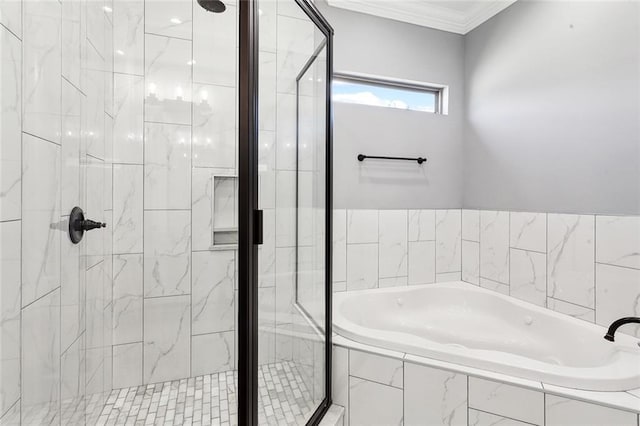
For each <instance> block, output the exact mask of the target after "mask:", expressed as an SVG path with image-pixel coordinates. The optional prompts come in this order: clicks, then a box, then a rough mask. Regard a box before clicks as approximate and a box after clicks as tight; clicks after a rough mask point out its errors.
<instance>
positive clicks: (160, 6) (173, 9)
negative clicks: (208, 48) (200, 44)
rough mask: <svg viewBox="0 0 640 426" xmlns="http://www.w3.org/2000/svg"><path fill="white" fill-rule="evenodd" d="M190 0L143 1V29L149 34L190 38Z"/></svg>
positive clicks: (191, 20)
mask: <svg viewBox="0 0 640 426" xmlns="http://www.w3.org/2000/svg"><path fill="white" fill-rule="evenodd" d="M191 11H192V6H191V2H190V1H178V0H164V1H145V7H144V30H145V31H146V32H147V33H149V34H158V35H164V36H167V37H178V38H185V39H191V34H192V22H193V19H192V17H191Z"/></svg>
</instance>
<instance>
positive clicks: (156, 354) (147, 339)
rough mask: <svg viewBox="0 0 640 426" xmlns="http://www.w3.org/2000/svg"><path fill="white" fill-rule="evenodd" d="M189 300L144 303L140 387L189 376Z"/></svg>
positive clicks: (176, 298) (167, 298) (174, 299)
mask: <svg viewBox="0 0 640 426" xmlns="http://www.w3.org/2000/svg"><path fill="white" fill-rule="evenodd" d="M189 313H190V303H189V296H174V297H157V298H153V299H145V301H144V355H143V356H144V358H143V365H144V369H143V380H144V383H156V382H163V381H167V380H176V379H180V378H183V377H188V376H189V373H190V371H189V370H190V367H189V364H190V360H191V350H190V347H189V346H190V336H191V327H190V325H191V324H190V321H189Z"/></svg>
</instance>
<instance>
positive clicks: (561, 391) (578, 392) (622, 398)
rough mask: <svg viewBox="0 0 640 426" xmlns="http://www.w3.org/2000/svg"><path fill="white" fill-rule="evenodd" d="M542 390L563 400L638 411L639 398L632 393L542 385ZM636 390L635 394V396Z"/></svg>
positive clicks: (639, 409) (639, 405)
mask: <svg viewBox="0 0 640 426" xmlns="http://www.w3.org/2000/svg"><path fill="white" fill-rule="evenodd" d="M544 390H545V393H546V394H547V395H550V394H554V395H560V396H562V397H563V398H571V399H577V400H581V401H584V402H593V403H595V404H599V405H606V406H607V407H609V408H619V409H621V410H629V411H636V412H638V411H640V401H638V398H640V397H639V396H634V395H633V392H634V391H633V390H632V391H627V392H599V391H588V390H582V389H573V388H565V387H562V386H555V385H549V384H546V383H545V384H544ZM637 393H638V392H637V390H636V394H637Z"/></svg>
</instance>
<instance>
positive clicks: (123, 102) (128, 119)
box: [113, 74, 144, 164]
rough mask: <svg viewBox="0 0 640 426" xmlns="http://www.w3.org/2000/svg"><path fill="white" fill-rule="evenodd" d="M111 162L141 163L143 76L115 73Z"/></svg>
mask: <svg viewBox="0 0 640 426" xmlns="http://www.w3.org/2000/svg"><path fill="white" fill-rule="evenodd" d="M113 78H114V114H115V115H114V122H113V161H114V163H128V164H142V162H143V152H144V150H143V138H144V133H143V132H144V123H143V114H144V77H140V76H135V75H127V74H115V75H114V76H113Z"/></svg>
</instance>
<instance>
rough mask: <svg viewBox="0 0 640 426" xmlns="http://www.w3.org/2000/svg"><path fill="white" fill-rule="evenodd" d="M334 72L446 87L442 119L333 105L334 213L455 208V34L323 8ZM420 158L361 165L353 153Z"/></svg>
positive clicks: (459, 109) (458, 176)
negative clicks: (420, 160) (331, 34)
mask: <svg viewBox="0 0 640 426" xmlns="http://www.w3.org/2000/svg"><path fill="white" fill-rule="evenodd" d="M318 6H319V8H320V9H321V11H322V13H323V14H324V15H325V17H326V18H327V19H328V20H329V22H330V23H331V25H332V26H333V27H334V29H335V33H336V35H335V51H334V69H335V70H336V71H337V72H358V73H366V74H374V75H379V76H386V77H391V78H400V79H408V80H419V81H428V82H432V83H439V84H445V85H449V87H450V109H449V115H446V116H444V115H433V114H427V113H419V112H413V111H400V110H392V109H387V108H379V107H369V106H362V105H347V104H335V113H334V181H335V185H334V200H335V207H336V208H376V209H389V208H438V207H461V205H462V172H461V167H462V165H461V159H462V132H463V127H464V124H463V109H464V108H463V105H464V104H463V95H464V92H463V69H464V67H463V59H464V54H463V47H464V45H463V38H462V36H460V35H457V34H452V33H447V32H444V31H437V30H432V29H429V28H423V27H419V26H416V25H410V24H405V23H401V22H396V21H391V20H387V19H383V18H378V17H374V16H370V15H364V14H359V13H354V12H350V11H346V10H341V9H336V8H333V7H328V6H327V5H326V4H325V3H323V2H320V4H319V5H318ZM359 152H362V153H365V154H371V155H375V154H380V155H385V154H386V155H422V156H427V157H428V159H429V162H428V163H427V164H424V165H423V166H418V165H417V164H412V163H399V164H396V163H388V162H384V163H374V162H364V163H360V162H358V161H357V160H356V155H357V154H358V153H359Z"/></svg>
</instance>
